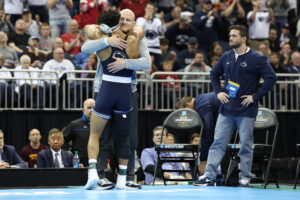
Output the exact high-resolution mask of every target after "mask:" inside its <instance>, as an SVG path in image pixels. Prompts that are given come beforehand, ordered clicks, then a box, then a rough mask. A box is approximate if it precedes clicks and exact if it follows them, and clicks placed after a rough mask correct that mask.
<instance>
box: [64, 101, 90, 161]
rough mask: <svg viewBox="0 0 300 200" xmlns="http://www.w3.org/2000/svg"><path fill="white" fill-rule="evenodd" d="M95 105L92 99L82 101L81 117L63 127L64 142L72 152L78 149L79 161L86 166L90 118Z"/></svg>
mask: <svg viewBox="0 0 300 200" xmlns="http://www.w3.org/2000/svg"><path fill="white" fill-rule="evenodd" d="M94 105H95V100H94V99H87V100H85V101H84V102H83V109H82V113H83V114H82V117H80V118H79V119H76V120H74V121H71V122H70V123H69V124H68V125H67V126H66V127H65V128H64V129H63V134H64V140H65V144H66V145H67V146H69V147H70V149H69V150H71V152H72V153H73V154H74V153H75V151H78V155H79V158H80V163H81V164H83V165H84V166H88V153H87V148H86V147H87V144H88V141H89V136H90V119H91V114H92V109H93V107H94Z"/></svg>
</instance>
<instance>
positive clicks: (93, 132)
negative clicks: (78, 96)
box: [85, 113, 108, 190]
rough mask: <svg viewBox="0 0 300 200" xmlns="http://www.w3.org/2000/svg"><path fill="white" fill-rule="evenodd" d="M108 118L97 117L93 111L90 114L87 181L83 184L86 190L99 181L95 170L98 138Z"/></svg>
mask: <svg viewBox="0 0 300 200" xmlns="http://www.w3.org/2000/svg"><path fill="white" fill-rule="evenodd" d="M107 122H108V120H106V119H103V118H101V117H98V116H97V115H95V114H94V113H92V115H91V121H90V123H91V126H90V137H89V142H88V155H89V172H88V182H87V184H86V185H85V189H86V190H92V189H94V187H95V185H96V184H97V183H98V182H99V176H98V173H97V170H96V164H97V158H98V154H99V140H100V138H101V135H102V133H103V130H104V128H105V126H106V124H107Z"/></svg>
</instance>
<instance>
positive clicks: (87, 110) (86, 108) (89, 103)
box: [82, 99, 95, 120]
mask: <svg viewBox="0 0 300 200" xmlns="http://www.w3.org/2000/svg"><path fill="white" fill-rule="evenodd" d="M94 106H95V100H94V99H87V100H85V101H84V102H83V109H82V112H83V114H84V115H85V118H86V119H87V120H90V119H91V114H92V109H93V107H94Z"/></svg>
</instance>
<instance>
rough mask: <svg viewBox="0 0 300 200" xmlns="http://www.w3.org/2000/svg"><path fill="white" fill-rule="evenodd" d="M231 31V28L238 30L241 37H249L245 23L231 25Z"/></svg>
mask: <svg viewBox="0 0 300 200" xmlns="http://www.w3.org/2000/svg"><path fill="white" fill-rule="evenodd" d="M228 30H229V32H230V31H231V30H238V31H239V32H240V36H241V37H246V38H247V39H248V29H247V27H246V26H244V25H232V26H230V27H229V29H228Z"/></svg>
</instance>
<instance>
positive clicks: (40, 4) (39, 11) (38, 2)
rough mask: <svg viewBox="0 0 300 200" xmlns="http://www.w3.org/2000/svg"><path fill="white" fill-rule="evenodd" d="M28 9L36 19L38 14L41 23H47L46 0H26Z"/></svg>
mask: <svg viewBox="0 0 300 200" xmlns="http://www.w3.org/2000/svg"><path fill="white" fill-rule="evenodd" d="M27 1H28V6H29V10H30V12H31V14H32V16H33V17H34V18H35V19H36V17H37V16H38V17H39V18H40V20H41V22H42V23H49V12H48V8H47V5H46V3H47V0H27Z"/></svg>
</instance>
